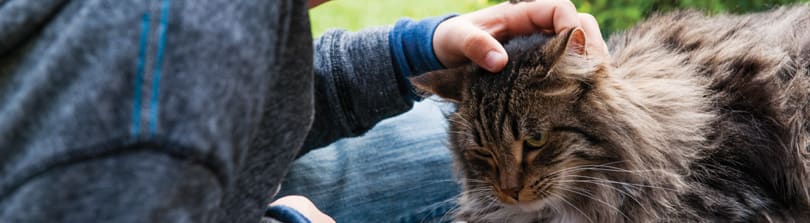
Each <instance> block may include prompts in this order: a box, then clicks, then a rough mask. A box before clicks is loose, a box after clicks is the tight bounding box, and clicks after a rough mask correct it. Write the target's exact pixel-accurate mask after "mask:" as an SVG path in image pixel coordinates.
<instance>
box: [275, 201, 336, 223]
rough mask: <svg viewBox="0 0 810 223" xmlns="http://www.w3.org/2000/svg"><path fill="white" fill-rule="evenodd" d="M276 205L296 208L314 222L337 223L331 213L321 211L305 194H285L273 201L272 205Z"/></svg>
mask: <svg viewBox="0 0 810 223" xmlns="http://www.w3.org/2000/svg"><path fill="white" fill-rule="evenodd" d="M275 205H283V206H287V207H289V208H292V209H295V210H296V211H298V213H301V215H303V216H304V217H306V218H307V219H309V221H310V222H312V223H335V220H334V219H332V217H329V215H326V214H324V213H323V212H321V210H319V209H318V207H315V204H313V203H312V201H310V200H309V199H308V198H306V197H303V196H297V195H290V196H284V197H281V198H279V199H278V200H276V201H273V203H270V206H275Z"/></svg>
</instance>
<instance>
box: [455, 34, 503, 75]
mask: <svg viewBox="0 0 810 223" xmlns="http://www.w3.org/2000/svg"><path fill="white" fill-rule="evenodd" d="M466 35H467V36H465V37H464V39H463V40H462V43H461V44H462V47H461V53H462V54H464V57H467V58H468V59H470V60H471V61H472V62H473V63H476V64H478V65H479V66H481V67H482V68H484V69H486V70H488V71H490V72H493V73H494V72H499V71H501V70H502V69H503V68H504V67H505V66H506V63H507V62H508V61H509V58H508V56H507V55H506V50H505V49H504V48H503V46H502V45H501V43H500V42H498V40H496V39H495V37H493V36H492V35H491V34H489V33H488V32H486V31H484V30H481V29H478V28H473V29H471V30H469V32H466Z"/></svg>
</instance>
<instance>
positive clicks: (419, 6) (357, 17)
mask: <svg viewBox="0 0 810 223" xmlns="http://www.w3.org/2000/svg"><path fill="white" fill-rule="evenodd" d="M502 1H504V0H333V1H330V2H327V3H325V4H323V5H321V6H318V7H317V8H315V9H312V10H310V11H309V12H310V18H311V21H312V34H313V36H316V37H317V36H320V35H321V34H322V33H323V32H324V31H326V30H327V29H331V28H342V29H348V30H352V31H356V30H359V29H362V28H365V27H372V26H380V25H392V24H394V23H395V22H396V21H397V20H398V19H399V18H402V17H410V18H414V19H421V18H425V17H430V16H439V15H445V14H448V13H453V12H455V13H465V12H471V11H475V10H476V9H480V8H484V7H487V6H489V5H493V4H497V3H498V2H502ZM535 1H542V0H535ZM572 1H573V2H574V4H576V5H577V7H578V10H579V11H580V12H588V13H591V14H593V15H594V16H595V17H596V18H597V20H599V24H600V27H601V28H602V32H603V34H604V35H608V34H610V33H612V32H615V31H620V30H623V29H626V28H627V27H630V26H632V25H633V24H635V23H636V22H638V21H639V20H640V19H643V18H644V17H646V16H648V15H650V13H652V12H654V11H669V10H672V9H675V8H698V9H702V10H705V11H708V12H712V13H722V12H735V13H742V12H750V11H759V10H764V9H768V8H772V7H775V6H778V5H784V4H793V3H795V2H808V1H810V0H572Z"/></svg>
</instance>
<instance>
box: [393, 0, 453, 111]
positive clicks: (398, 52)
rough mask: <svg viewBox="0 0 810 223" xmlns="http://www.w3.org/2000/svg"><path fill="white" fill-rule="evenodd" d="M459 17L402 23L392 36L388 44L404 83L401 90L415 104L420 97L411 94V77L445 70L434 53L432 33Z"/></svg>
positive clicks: (398, 73) (397, 25) (450, 16)
mask: <svg viewBox="0 0 810 223" xmlns="http://www.w3.org/2000/svg"><path fill="white" fill-rule="evenodd" d="M454 16H456V15H455V14H451V15H445V16H439V17H431V18H427V19H423V20H419V21H414V20H411V19H400V20H399V21H397V23H396V25H394V28H393V29H392V30H391V32H390V33H389V36H388V38H389V44H390V45H391V55H392V56H393V61H394V68H395V69H394V70H395V71H396V72H397V75H398V76H399V77H400V79H401V84H402V85H405V86H402V87H401V88H400V89H407V91H409V92H403V93H405V95H408V97H410V98H411V99H413V100H419V97H418V96H417V95H416V94H415V93H413V92H412V90H410V89H412V86H410V81H408V77H411V76H414V75H419V74H422V73H425V72H428V71H433V70H439V69H444V68H445V67H444V66H443V65H442V64H441V63H440V62H439V59H438V58H436V54H435V53H434V52H433V33H434V31H436V27H437V26H439V23H441V22H443V21H444V20H447V19H449V18H452V17H454Z"/></svg>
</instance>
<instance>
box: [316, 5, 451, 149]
mask: <svg viewBox="0 0 810 223" xmlns="http://www.w3.org/2000/svg"><path fill="white" fill-rule="evenodd" d="M448 17H449V16H445V17H436V18H430V19H426V20H422V21H413V20H409V19H403V20H400V21H399V22H398V23H397V24H396V25H395V26H394V27H393V28H391V27H381V28H375V29H368V30H363V31H360V32H356V33H351V32H346V31H343V30H332V31H329V32H327V33H325V34H324V35H323V36H322V37H321V38H319V39H318V40H315V44H314V47H315V50H314V51H315V53H314V56H315V57H314V62H315V69H314V70H315V89H316V90H315V100H316V101H315V108H316V109H315V121H314V123H313V126H312V130H311V131H310V134H309V136H308V137H307V140H306V143H305V147H304V150H303V151H308V150H309V149H312V148H317V147H322V146H325V145H327V144H329V143H331V142H332V141H334V140H337V139H339V138H343V137H351V136H356V135H360V134H363V133H364V132H366V131H367V130H369V129H370V128H371V127H373V126H374V125H375V124H376V123H377V122H379V121H380V120H382V119H385V118H388V117H391V116H394V115H397V114H399V113H402V112H405V111H407V110H408V109H410V108H411V106H412V104H413V101H414V100H416V99H417V97H416V95H415V94H414V93H413V90H412V87H411V85H410V82H409V81H408V80H407V77H408V76H411V75H414V74H420V73H423V72H427V71H431V70H435V69H441V68H443V67H442V65H441V63H440V62H439V61H438V59H436V57H435V55H434V53H433V49H432V47H433V42H432V36H433V32H434V30H435V28H436V26H438V24H439V23H440V22H442V21H444V20H445V19H446V18H448Z"/></svg>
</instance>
